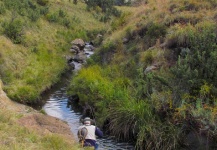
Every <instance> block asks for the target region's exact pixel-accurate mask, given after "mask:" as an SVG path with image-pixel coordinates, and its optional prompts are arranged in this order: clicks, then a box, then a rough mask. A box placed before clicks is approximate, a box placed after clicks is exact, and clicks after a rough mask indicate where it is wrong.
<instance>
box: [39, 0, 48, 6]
mask: <svg viewBox="0 0 217 150" xmlns="http://www.w3.org/2000/svg"><path fill="white" fill-rule="evenodd" d="M37 3H38V4H39V5H41V6H45V5H48V3H49V0H37Z"/></svg>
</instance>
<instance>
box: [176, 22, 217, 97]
mask: <svg viewBox="0 0 217 150" xmlns="http://www.w3.org/2000/svg"><path fill="white" fill-rule="evenodd" d="M187 29H188V28H187ZM215 31H216V27H215V25H214V23H209V22H205V23H201V24H197V25H196V26H195V28H194V30H193V32H185V33H188V34H187V35H186V39H189V40H188V43H189V44H186V45H190V46H191V47H190V53H189V54H187V55H186V56H184V58H183V57H180V58H179V61H178V63H177V66H176V67H175V68H173V69H172V71H173V73H174V74H175V77H176V79H177V80H181V81H182V82H181V84H182V86H181V85H180V87H184V89H185V90H187V91H188V92H190V94H193V95H198V94H199V87H201V86H202V85H203V84H204V83H208V84H210V85H213V87H214V88H216V86H217V84H216V81H217V78H216V76H217V74H216V67H217V59H216V58H217V57H216V56H217V44H216V42H215V41H216V38H217V35H216V32H215ZM213 94H214V95H216V94H217V93H213Z"/></svg>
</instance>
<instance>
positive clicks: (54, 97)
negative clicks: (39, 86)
mask: <svg viewBox="0 0 217 150" xmlns="http://www.w3.org/2000/svg"><path fill="white" fill-rule="evenodd" d="M89 54H90V53H89ZM74 64H75V70H79V69H80V67H81V64H79V63H74ZM69 80H70V77H67V76H64V77H63V79H62V81H61V83H59V84H57V85H56V86H54V87H53V88H52V89H51V90H50V91H48V92H46V94H44V95H43V96H42V101H41V104H38V106H37V108H36V107H35V108H36V109H43V110H44V111H45V112H46V113H47V114H48V115H50V116H53V117H56V118H59V119H61V120H63V121H66V122H67V123H68V125H69V126H70V128H71V131H72V133H73V134H74V136H75V137H76V136H77V131H78V130H77V129H78V127H79V126H80V125H81V123H80V122H79V120H80V117H81V116H82V113H81V112H82V111H81V110H80V109H79V107H78V106H76V104H70V105H69V103H68V96H67V94H66V92H67V85H68V84H69ZM97 142H98V144H99V150H134V146H133V145H132V144H130V143H126V142H117V141H116V140H115V139H114V137H112V136H108V135H105V136H104V137H103V138H101V139H97Z"/></svg>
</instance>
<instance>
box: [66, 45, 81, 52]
mask: <svg viewBox="0 0 217 150" xmlns="http://www.w3.org/2000/svg"><path fill="white" fill-rule="evenodd" d="M69 51H70V52H72V53H79V52H80V48H79V47H78V46H76V45H72V47H71V49H70V50H69Z"/></svg>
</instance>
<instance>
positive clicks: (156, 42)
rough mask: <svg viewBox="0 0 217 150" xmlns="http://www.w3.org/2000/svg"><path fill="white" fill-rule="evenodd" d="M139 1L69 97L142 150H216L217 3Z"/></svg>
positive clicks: (114, 28) (75, 81)
mask: <svg viewBox="0 0 217 150" xmlns="http://www.w3.org/2000/svg"><path fill="white" fill-rule="evenodd" d="M141 2H142V3H141V4H140V5H139V6H135V7H120V8H119V9H120V10H122V11H124V13H123V14H122V16H121V17H120V18H119V19H116V20H115V21H114V22H113V23H112V28H111V29H112V30H111V31H110V33H111V35H110V36H108V38H106V39H105V40H104V41H103V44H102V47H101V48H99V49H98V51H97V52H96V53H95V55H94V56H93V57H92V59H91V60H89V65H88V66H87V67H86V68H84V69H82V70H81V71H80V72H79V74H78V75H77V76H76V77H75V78H73V79H72V82H71V88H70V90H69V94H78V95H79V97H80V99H81V101H80V103H81V104H87V103H88V104H89V105H91V106H93V107H94V108H95V111H96V117H97V119H98V121H99V124H101V126H102V127H104V128H105V129H106V130H108V132H109V133H110V134H113V135H115V136H116V137H117V138H118V139H124V140H127V141H128V140H132V141H134V142H135V143H136V147H137V149H144V148H145V149H161V150H162V149H167V150H168V149H180V148H183V147H184V148H189V149H194V148H195V149H198V148H202V149H203V148H204V149H205V148H206V146H210V148H215V146H216V145H215V142H214V141H215V140H216V137H217V136H216V135H217V132H216V130H215V128H216V126H217V124H216V121H217V114H216V108H217V105H216V98H217V92H216V88H217V84H216V83H217V82H216V81H217V78H216V77H217V69H216V68H217V59H216V58H217V42H216V41H217V24H216V18H217V11H216V8H217V1H214V0H190V1H188V0H183V1H182V0H163V1H162V0H148V1H141ZM75 85H80V86H75ZM205 139H206V140H205ZM203 146H204V147H203Z"/></svg>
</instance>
